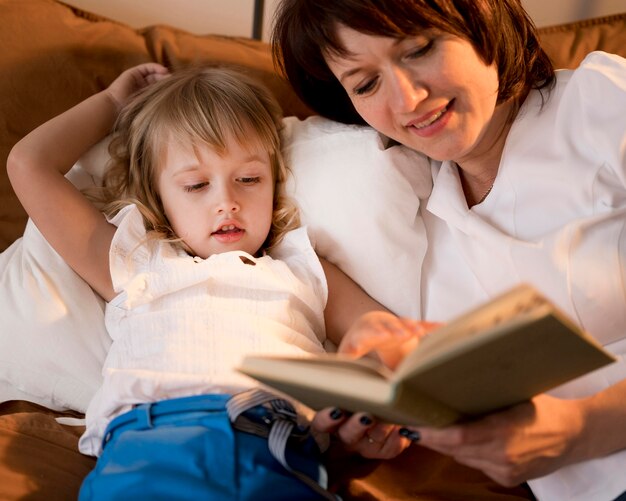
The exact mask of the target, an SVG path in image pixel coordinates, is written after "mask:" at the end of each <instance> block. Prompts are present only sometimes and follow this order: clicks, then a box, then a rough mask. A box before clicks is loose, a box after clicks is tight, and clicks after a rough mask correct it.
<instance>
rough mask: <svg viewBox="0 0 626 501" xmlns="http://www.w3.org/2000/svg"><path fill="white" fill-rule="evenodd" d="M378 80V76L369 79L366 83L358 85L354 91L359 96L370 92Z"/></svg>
mask: <svg viewBox="0 0 626 501" xmlns="http://www.w3.org/2000/svg"><path fill="white" fill-rule="evenodd" d="M376 81H377V78H372V79H371V80H368V81H367V82H365V83H364V84H362V85H359V86H358V87H356V88H355V89H354V93H355V94H356V95H357V96H362V95H363V94H367V93H368V92H370V91H371V90H373V89H374V86H375V85H376Z"/></svg>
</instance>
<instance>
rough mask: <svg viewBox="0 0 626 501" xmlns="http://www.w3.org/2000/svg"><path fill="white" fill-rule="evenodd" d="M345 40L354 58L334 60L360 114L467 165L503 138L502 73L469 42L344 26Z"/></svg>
mask: <svg viewBox="0 0 626 501" xmlns="http://www.w3.org/2000/svg"><path fill="white" fill-rule="evenodd" d="M337 35H338V37H339V41H340V42H341V43H342V44H343V46H344V47H345V48H346V49H347V50H348V54H349V56H335V55H328V56H327V57H326V62H327V64H328V66H329V68H330V70H331V71H332V72H333V74H334V75H335V76H336V77H337V79H338V80H339V82H340V83H341V84H342V86H343V87H344V88H345V90H346V92H347V93H348V96H349V97H350V99H351V101H352V103H353V105H354V107H355V108H356V110H357V112H358V113H359V114H360V115H361V116H362V117H363V119H364V120H365V121H366V122H367V123H369V124H370V125H371V126H372V127H374V128H375V129H377V130H378V131H379V132H381V133H383V134H385V135H386V136H388V137H390V138H393V139H395V140H396V141H398V142H400V143H402V144H404V145H406V146H408V147H410V148H412V149H414V150H417V151H420V152H423V153H425V154H426V155H428V156H429V157H431V158H434V159H437V160H455V161H456V162H457V163H459V164H461V163H463V162H464V161H466V160H468V159H470V158H473V157H474V156H476V155H479V154H480V153H481V152H484V151H485V150H488V149H489V148H490V146H491V145H492V144H493V141H494V140H495V139H497V138H498V136H499V133H500V128H501V126H502V122H501V121H496V122H497V123H492V117H493V116H494V111H495V110H496V100H497V97H498V74H497V70H496V68H495V66H494V65H490V66H487V65H485V63H484V62H483V61H482V60H481V59H480V57H479V56H478V55H477V54H476V52H475V51H474V49H473V47H472V46H471V45H470V44H469V43H468V42H466V41H464V40H462V39H460V38H458V37H454V36H452V35H448V34H445V33H433V32H430V31H428V32H424V33H423V34H420V35H419V36H414V37H411V38H405V39H396V38H388V37H379V36H372V35H366V34H363V33H360V32H358V31H355V30H353V29H351V28H348V27H346V26H343V25H339V26H338V28H337ZM481 145H482V146H481Z"/></svg>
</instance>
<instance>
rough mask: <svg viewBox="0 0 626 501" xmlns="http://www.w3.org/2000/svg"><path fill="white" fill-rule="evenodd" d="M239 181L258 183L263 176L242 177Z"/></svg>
mask: <svg viewBox="0 0 626 501" xmlns="http://www.w3.org/2000/svg"><path fill="white" fill-rule="evenodd" d="M238 181H239V182H240V183H242V184H256V183H258V182H259V181H261V178H260V177H258V176H256V177H240V178H239V179H238Z"/></svg>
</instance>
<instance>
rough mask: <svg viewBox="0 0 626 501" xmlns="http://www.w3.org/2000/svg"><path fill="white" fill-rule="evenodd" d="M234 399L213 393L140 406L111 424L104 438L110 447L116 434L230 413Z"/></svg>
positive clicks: (115, 419)
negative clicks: (231, 400) (182, 418)
mask: <svg viewBox="0 0 626 501" xmlns="http://www.w3.org/2000/svg"><path fill="white" fill-rule="evenodd" d="M231 397H232V395H230V394H226V393H211V394H208V395H194V396H190V397H180V398H172V399H168V400H159V401H157V402H150V403H145V404H139V405H137V406H135V407H134V408H133V409H131V410H129V411H128V412H125V413H124V414H121V415H119V416H117V417H116V418H114V419H113V420H112V421H111V422H110V423H109V425H108V426H107V429H106V432H105V434H104V442H105V443H106V442H107V441H108V440H109V439H110V438H111V435H112V434H113V433H115V432H120V431H123V430H124V429H126V428H133V429H140V428H152V427H153V426H155V425H159V424H167V423H168V422H174V421H177V420H179V419H180V417H181V415H182V414H185V415H186V417H188V418H193V417H202V416H206V415H207V414H212V413H217V412H223V413H226V403H227V402H228V400H230V398H231ZM194 415H196V416H194Z"/></svg>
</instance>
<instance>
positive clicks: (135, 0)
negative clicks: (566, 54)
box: [65, 0, 626, 40]
mask: <svg viewBox="0 0 626 501" xmlns="http://www.w3.org/2000/svg"><path fill="white" fill-rule="evenodd" d="M65 1H66V2H67V3H70V4H72V5H75V6H77V7H81V8H83V9H85V10H88V11H91V12H95V13H97V14H100V15H103V16H107V17H110V18H112V19H116V20H118V21H122V22H125V23H127V24H129V25H131V26H134V27H142V26H148V25H151V24H158V23H162V24H169V25H172V26H176V27H179V28H182V29H185V30H187V31H191V32H192V33H197V34H207V33H219V34H222V35H235V36H251V35H252V22H253V10H254V0H65ZM279 1H280V0H265V14H264V26H263V37H264V39H266V40H267V37H268V35H269V33H270V29H271V20H272V15H273V13H274V10H275V8H276V5H277V4H278V2H279ZM522 3H523V4H524V5H525V7H526V9H528V11H529V13H530V15H531V16H532V17H533V19H534V20H535V22H536V23H537V25H538V26H547V25H551V24H559V23H564V22H569V21H575V20H578V19H585V18H589V17H597V16H603V15H607V14H617V13H620V12H626V0H522Z"/></svg>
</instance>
